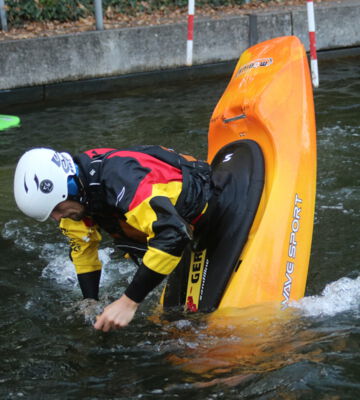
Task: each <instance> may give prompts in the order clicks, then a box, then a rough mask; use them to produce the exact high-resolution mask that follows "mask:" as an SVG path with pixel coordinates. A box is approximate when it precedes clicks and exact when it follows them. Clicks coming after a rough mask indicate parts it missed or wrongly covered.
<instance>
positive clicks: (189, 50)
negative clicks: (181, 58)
mask: <svg viewBox="0 0 360 400" xmlns="http://www.w3.org/2000/svg"><path fill="white" fill-rule="evenodd" d="M194 14H195V0H188V26H187V43H186V65H188V66H191V65H192V61H193V43H194Z"/></svg>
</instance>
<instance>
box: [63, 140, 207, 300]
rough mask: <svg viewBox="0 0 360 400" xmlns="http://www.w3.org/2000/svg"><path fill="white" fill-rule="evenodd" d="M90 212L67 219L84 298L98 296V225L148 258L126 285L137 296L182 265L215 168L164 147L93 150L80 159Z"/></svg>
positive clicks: (82, 194)
mask: <svg viewBox="0 0 360 400" xmlns="http://www.w3.org/2000/svg"><path fill="white" fill-rule="evenodd" d="M74 161H75V163H76V164H77V166H78V168H79V175H78V181H79V185H80V186H81V188H80V196H78V198H77V200H78V201H80V202H82V203H83V204H84V205H85V207H86V212H87V217H86V218H84V219H83V220H82V221H80V222H76V221H73V220H71V219H67V218H66V219H62V220H61V221H60V228H61V230H62V232H63V233H64V234H65V235H66V236H68V238H69V239H70V245H71V258H72V260H73V263H74V264H75V267H76V271H77V274H78V279H79V283H80V287H81V289H82V292H83V295H84V297H85V298H95V299H97V297H98V288H99V280H100V271H101V263H100V261H99V258H98V247H99V242H100V241H101V234H100V229H103V230H105V231H107V232H108V233H110V234H111V235H112V236H113V237H114V239H115V241H116V242H117V243H118V244H119V245H120V246H122V247H123V248H125V249H126V250H127V252H129V253H130V254H137V255H139V254H141V255H142V256H143V257H142V262H141V264H140V265H139V268H138V270H137V272H136V274H135V276H134V278H133V280H132V282H131V283H130V285H129V286H128V288H127V289H126V291H125V294H126V295H127V296H128V297H129V298H130V299H132V300H134V301H136V302H141V301H142V300H143V299H144V298H145V296H146V295H147V294H148V293H149V292H150V291H151V290H152V289H153V288H154V287H155V286H157V285H158V284H159V283H160V282H161V281H162V280H163V278H164V277H165V276H166V275H168V274H170V273H171V272H172V271H173V270H174V268H175V267H176V266H177V264H178V263H179V261H180V259H181V256H182V254H183V251H184V249H185V247H186V246H187V244H188V243H189V242H190V241H191V240H192V235H193V232H192V226H193V224H195V223H196V220H197V219H198V218H199V217H200V216H201V215H202V214H203V213H204V212H205V210H206V207H207V203H208V200H209V198H210V195H211V187H210V186H211V185H210V167H209V165H208V164H207V163H205V162H202V161H196V160H189V159H188V157H184V156H182V155H179V154H177V153H175V152H174V151H172V150H169V149H165V148H162V147H160V146H138V147H133V148H130V149H126V150H116V149H93V150H89V151H86V152H85V153H82V154H80V155H78V156H76V157H74Z"/></svg>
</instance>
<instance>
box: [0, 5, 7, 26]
mask: <svg viewBox="0 0 360 400" xmlns="http://www.w3.org/2000/svg"><path fill="white" fill-rule="evenodd" d="M0 22H1V29H2V30H3V31H5V32H6V31H7V30H8V28H7V19H6V8H5V2H4V0H0Z"/></svg>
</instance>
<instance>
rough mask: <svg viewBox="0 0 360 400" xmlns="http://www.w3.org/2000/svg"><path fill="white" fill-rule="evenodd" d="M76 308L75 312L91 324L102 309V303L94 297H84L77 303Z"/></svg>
mask: <svg viewBox="0 0 360 400" xmlns="http://www.w3.org/2000/svg"><path fill="white" fill-rule="evenodd" d="M77 308H78V310H77V312H78V313H79V314H80V315H82V316H84V319H85V321H86V322H91V323H92V324H93V323H94V321H95V317H96V315H98V314H99V312H101V310H102V304H101V303H100V302H99V301H97V300H94V299H84V300H81V301H79V302H78V303H77Z"/></svg>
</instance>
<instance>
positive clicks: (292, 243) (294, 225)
mask: <svg viewBox="0 0 360 400" xmlns="http://www.w3.org/2000/svg"><path fill="white" fill-rule="evenodd" d="M301 209H302V199H301V198H300V197H299V195H298V194H297V193H296V194H295V201H294V209H293V215H292V221H291V233H290V237H289V247H288V257H289V258H290V259H291V260H288V261H287V262H286V271H285V282H284V286H283V292H282V295H283V301H282V302H281V304H282V306H283V307H287V305H288V302H289V298H290V294H291V286H292V283H293V278H292V274H293V272H294V270H295V259H296V249H297V244H298V242H297V238H296V236H297V233H298V232H299V230H300V219H301Z"/></svg>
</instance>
